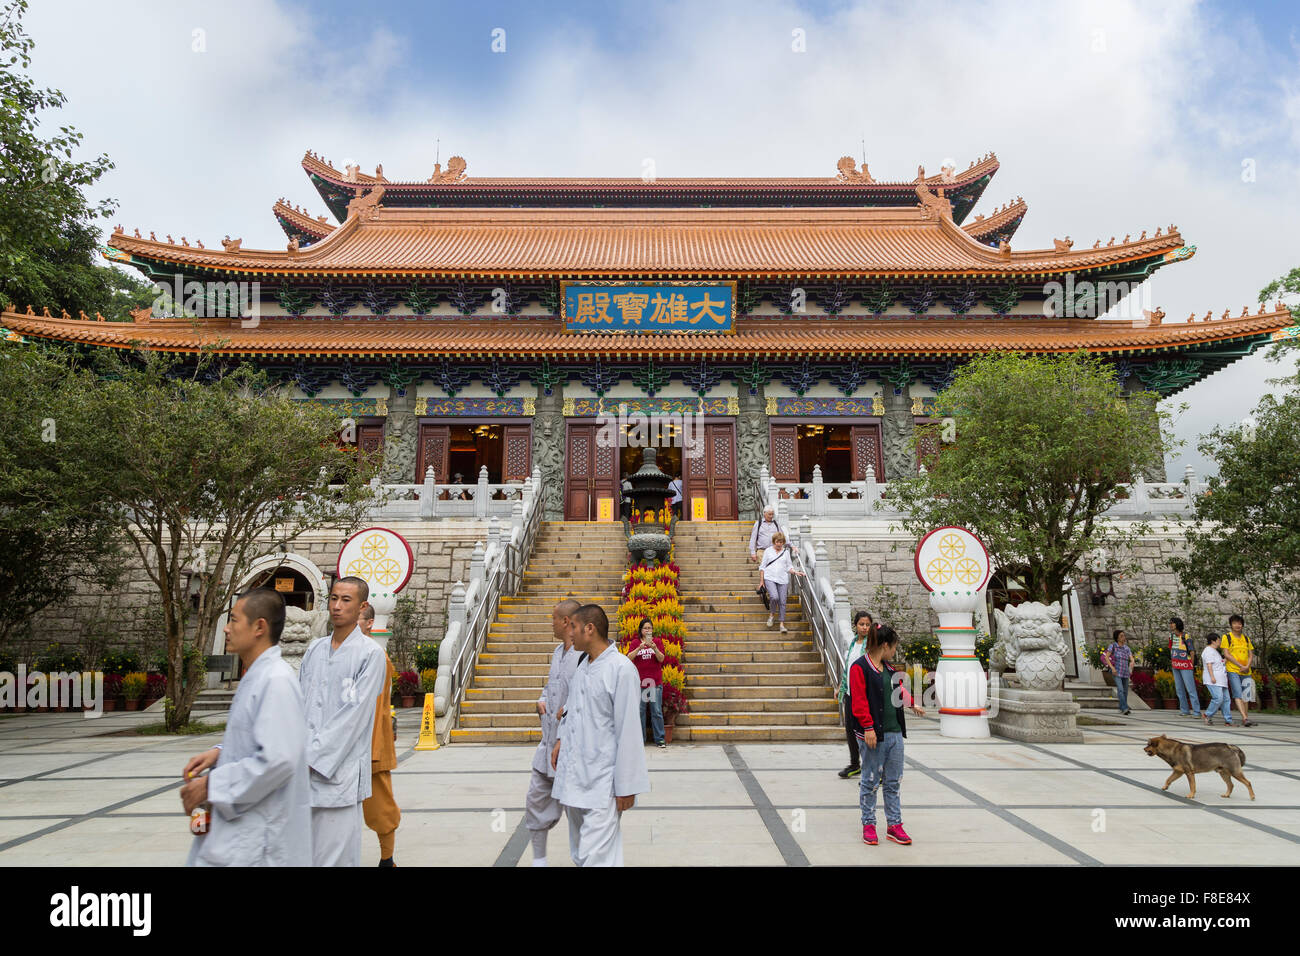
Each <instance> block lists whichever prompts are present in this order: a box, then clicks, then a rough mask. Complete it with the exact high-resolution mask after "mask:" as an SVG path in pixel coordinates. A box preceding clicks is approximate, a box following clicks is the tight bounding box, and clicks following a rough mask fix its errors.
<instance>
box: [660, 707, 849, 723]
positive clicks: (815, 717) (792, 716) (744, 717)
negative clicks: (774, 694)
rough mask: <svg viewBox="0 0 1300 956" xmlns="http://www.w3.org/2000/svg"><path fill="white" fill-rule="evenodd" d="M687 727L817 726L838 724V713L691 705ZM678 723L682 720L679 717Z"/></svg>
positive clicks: (687, 717)
mask: <svg viewBox="0 0 1300 956" xmlns="http://www.w3.org/2000/svg"><path fill="white" fill-rule="evenodd" d="M681 717H684V718H685V720H686V726H688V727H692V728H694V727H734V726H738V725H745V726H754V725H759V724H761V725H766V726H770V727H776V726H791V725H798V724H804V725H808V726H817V727H833V726H838V725H839V722H840V718H839V715H838V714H836V713H835V712H834V711H833V710H832V711H828V712H825V713H809V712H806V711H784V712H774V711H760V712H758V713H731V712H724V711H699V710H697V709H696V708H694V707H692V708H691V712H690V713H689V714H683V715H681ZM677 722H678V724H680V723H681V722H682V721H681V719H680V718H679V719H678V721H677Z"/></svg>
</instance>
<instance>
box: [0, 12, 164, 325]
mask: <svg viewBox="0 0 1300 956" xmlns="http://www.w3.org/2000/svg"><path fill="white" fill-rule="evenodd" d="M26 12H27V0H11V2H9V3H8V4H6V5H5V6H4V7H3V8H2V9H0V306H4V307H6V308H13V307H24V306H31V307H33V308H35V309H37V310H39V309H41V308H48V309H50V311H51V312H52V313H53V314H55V315H57V314H59V312H60V310H63V309H66V310H67V311H68V312H69V313H71V314H72V315H77V314H78V313H79V312H81V311H84V312H86V313H87V314H92V313H94V312H100V313H102V314H103V315H104V316H105V317H107V318H110V319H124V318H126V317H127V316H126V313H127V311H128V310H129V309H131V308H134V307H139V306H142V305H145V304H147V303H148V302H150V301H151V300H152V299H153V293H152V292H151V291H150V286H149V285H147V284H146V283H144V282H141V281H140V280H139V279H138V278H137V277H135V276H133V275H129V274H127V273H126V272H123V271H121V270H118V269H115V268H112V267H110V266H104V265H100V264H99V263H98V256H99V248H98V244H99V237H100V230H99V229H98V227H96V225H95V222H96V220H101V219H104V218H107V217H108V216H111V215H112V214H113V212H114V210H115V209H116V204H115V203H114V202H113V201H112V200H110V199H105V200H102V201H100V202H99V203H96V204H93V205H92V204H90V203H89V202H88V201H87V200H86V197H85V196H84V195H83V192H82V191H83V190H84V189H86V188H87V187H89V186H92V185H94V184H95V183H96V182H97V181H98V180H99V178H100V177H101V176H103V175H104V173H105V172H107V171H108V170H110V169H112V168H113V164H112V163H111V162H110V161H109V159H108V157H107V156H105V155H100V156H97V157H95V158H94V159H90V160H76V159H74V153H75V151H76V150H77V149H78V148H79V147H80V146H81V140H82V134H81V133H79V132H77V131H76V130H74V129H73V128H72V127H69V126H60V127H59V128H58V132H56V133H54V134H53V135H51V136H49V137H43V136H41V135H40V128H41V127H42V125H44V126H49V125H50V124H51V121H50V120H48V119H45V120H42V118H41V114H42V113H45V112H48V111H50V110H57V109H59V108H60V107H62V106H63V105H64V103H65V102H66V101H67V100H66V97H64V95H63V94H62V93H60V92H59V91H58V90H54V89H42V88H40V87H37V86H36V84H35V83H33V82H32V80H31V77H29V76H27V74H26V71H27V69H28V67H29V66H30V64H31V51H32V48H33V45H34V44H33V41H32V39H31V38H30V37H29V36H27V34H26V33H25V32H24V31H23V25H22V17H23V14H25V13H26Z"/></svg>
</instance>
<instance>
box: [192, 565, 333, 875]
mask: <svg viewBox="0 0 1300 956" xmlns="http://www.w3.org/2000/svg"><path fill="white" fill-rule="evenodd" d="M283 630H284V598H282V597H281V596H280V595H279V594H277V593H276V592H274V591H272V590H271V589H270V588H258V589H257V590H254V591H248V592H246V593H244V594H241V595H239V597H238V598H236V600H235V605H234V607H232V608H231V609H230V614H229V616H228V619H227V621H226V648H227V649H228V650H230V651H233V652H234V653H236V654H238V655H239V659H240V661H241V662H242V663H243V665H244V676H243V678H242V679H241V680H240V681H239V687H238V689H237V690H236V691H235V699H234V700H233V701H231V704H230V715H229V716H228V717H227V718H226V730H225V733H224V734H222V737H221V743H220V744H218V745H217V746H215V747H213V748H212V749H210V750H208V751H206V752H204V753H201V754H199V755H198V756H197V757H194V758H192V759H191V760H190V762H189V763H187V764H186V765H185V769H184V771H183V772H182V775H183V776H184V777H185V779H186V781H188V782H187V783H186V784H185V785H184V786H183V787H181V804H182V805H183V806H184V807H185V812H186V813H189V814H193V813H194V811H195V810H196V809H198V808H206V807H210V808H211V812H210V813H209V814H208V819H207V832H206V833H204V832H200V834H199V835H198V836H197V837H196V838H195V840H194V842H193V844H191V846H190V855H189V859H188V861H187V863H186V865H188V866H311V861H312V853H311V788H310V785H309V784H308V780H307V776H308V771H307V727H306V724H305V722H304V719H303V706H302V691H301V690H299V688H298V679H297V677H296V676H295V675H294V673H293V668H292V667H290V666H289V665H288V664H287V663H285V662H284V660H283V659H282V658H281V657H280V634H281V632H282V631H283ZM204 771H209V772H208V773H207V774H206V775H204ZM202 812H203V811H202V810H200V813H202ZM193 819H194V818H193V816H191V820H192V821H193ZM191 828H192V829H193V828H194V825H193V823H192V824H191Z"/></svg>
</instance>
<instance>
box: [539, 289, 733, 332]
mask: <svg viewBox="0 0 1300 956" xmlns="http://www.w3.org/2000/svg"><path fill="white" fill-rule="evenodd" d="M561 290H562V292H563V296H564V330H565V331H566V332H634V333H635V332H674V333H676V332H714V333H716V332H724V333H725V332H732V331H734V329H733V327H732V323H733V322H734V320H735V301H736V286H735V283H734V282H717V283H662V284H648V283H638V282H629V283H625V284H622V285H618V284H608V283H585V282H583V283H580V282H565V283H561Z"/></svg>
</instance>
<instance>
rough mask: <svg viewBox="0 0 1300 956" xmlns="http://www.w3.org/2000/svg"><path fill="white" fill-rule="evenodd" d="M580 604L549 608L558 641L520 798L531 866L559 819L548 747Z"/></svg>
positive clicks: (570, 668)
mask: <svg viewBox="0 0 1300 956" xmlns="http://www.w3.org/2000/svg"><path fill="white" fill-rule="evenodd" d="M579 607H581V605H580V604H579V603H578V602H577V601H575V600H573V599H572V598H569V599H568V600H564V601H561V602H560V603H559V604H557V605H556V606H555V610H553V611H552V612H551V630H552V631H553V632H554V634H555V636H556V637H557V638H559V640H560V643H559V644H558V645H556V648H555V650H554V651H552V652H551V669H550V672H549V673H548V674H547V676H546V686H545V687H543V688H542V696H541V697H539V698H537V713H538V715H539V716H540V717H541V719H542V739H541V741H540V742H539V743H538V744H537V749H536V750H535V751H534V752H533V769H532V774H531V776H530V778H529V781H528V795H527V797H525V798H524V827H525V828H526V829H527V830H528V831H529V833H530V834H531V835H532V840H533V866H545V865H546V834H547V832H548V831H549V830H550V829H551V828H552V827H553V826H555V824H557V823H559V822H560V814H561V813H562V808H561V806H560V801H558V800H556V799H555V797H554V796H553V795H552V793H551V785H552V782H553V781H554V779H555V768H554V767H552V766H551V749H552V748H553V747H554V746H555V733H556V730H557V729H558V728H559V725H560V712H561V711H562V710H563V709H564V702H565V701H566V700H567V699H568V696H569V682H570V681H571V680H572V679H573V672H574V671H575V670H577V667H578V657H579V656H580V652H579V651H577V650H575V649H574V647H573V626H574V619H573V614H574V612H575V611H577V610H578V608H579Z"/></svg>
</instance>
